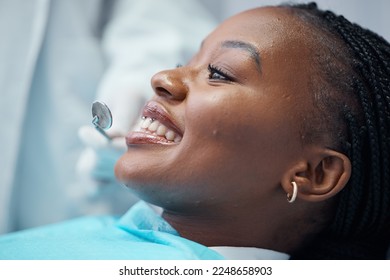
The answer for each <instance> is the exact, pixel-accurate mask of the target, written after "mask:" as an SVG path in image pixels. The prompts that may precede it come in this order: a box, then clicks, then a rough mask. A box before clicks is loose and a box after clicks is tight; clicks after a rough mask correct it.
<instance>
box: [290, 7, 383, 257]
mask: <svg viewBox="0 0 390 280" xmlns="http://www.w3.org/2000/svg"><path fill="white" fill-rule="evenodd" d="M288 7H290V8H292V11H294V12H297V15H298V17H299V18H301V19H303V20H304V21H305V22H308V23H309V24H310V26H313V25H314V27H316V31H318V30H319V31H320V32H322V34H323V35H324V34H325V35H326V34H327V35H328V38H330V41H331V44H334V45H336V46H339V49H338V50H341V52H340V54H338V55H336V56H332V55H329V56H328V57H329V58H328V60H329V61H327V63H328V64H329V65H336V67H338V66H340V65H343V66H345V75H344V76H343V77H339V78H337V79H334V74H333V73H335V72H337V73H340V70H339V69H335V68H333V69H332V67H330V68H329V67H323V68H326V69H319V71H320V72H321V73H322V74H325V75H326V76H327V77H328V78H326V79H325V80H326V82H325V83H327V84H326V85H323V84H322V85H321V86H325V87H326V88H328V89H329V91H334V90H333V89H337V90H336V91H337V92H336V93H328V94H329V95H332V94H333V95H334V94H335V95H337V96H336V97H334V98H333V103H331V102H329V101H324V100H321V98H322V99H325V98H327V96H323V97H321V95H319V97H317V100H316V101H317V102H320V103H321V102H322V103H324V104H327V105H328V106H332V107H334V108H341V107H340V105H339V104H337V103H340V100H342V101H343V102H345V103H346V105H345V106H344V107H342V109H341V111H342V112H341V114H342V116H343V118H342V121H343V123H344V127H345V129H344V133H343V134H344V135H342V137H340V138H339V139H340V140H339V142H340V143H339V145H340V146H341V147H342V148H341V149H342V151H343V152H345V153H346V154H347V156H348V157H349V158H350V160H351V163H352V174H351V178H350V181H349V182H348V185H347V186H346V187H345V188H344V189H343V191H341V192H340V194H339V202H338V206H337V209H336V214H335V218H334V220H333V222H332V224H331V225H330V227H329V230H328V232H327V234H326V235H324V236H323V239H324V240H323V241H325V242H324V243H322V244H327V245H324V246H323V247H322V248H321V250H320V251H317V253H318V254H317V255H316V256H317V257H319V258H320V257H324V258H384V254H385V250H386V248H387V247H386V246H387V245H388V244H389V239H390V170H389V169H390V162H389V157H390V147H389V145H390V45H389V43H388V42H386V41H385V40H384V39H383V38H382V37H380V36H378V35H377V34H375V33H373V32H371V31H369V30H366V29H364V28H361V27H360V26H358V25H356V24H354V23H351V22H349V21H348V20H347V19H345V18H344V17H343V16H337V15H335V14H334V13H333V12H330V11H321V10H319V9H318V8H317V5H316V4H315V3H310V4H299V5H293V6H288ZM325 44H326V43H325ZM324 48H326V49H329V50H331V49H332V48H334V47H333V46H324ZM334 53H336V54H337V53H338V51H336V52H334V51H333V54H334ZM336 60H337V61H338V60H340V61H344V63H341V64H340V63H337V61H336ZM332 72H333V73H332ZM337 121H338V122H340V119H338V120H337ZM331 133H332V132H331ZM334 134H335V133H334ZM337 136H338V135H334V137H333V138H337ZM325 236H326V237H325ZM329 236H331V237H329ZM335 240H339V241H338V242H335ZM335 243H337V246H336V245H335ZM329 244H333V245H330V246H328V245H329ZM369 247H370V248H372V249H370V250H368V249H367V248H369ZM317 249H318V248H317ZM311 253H313V252H311ZM311 253H310V252H307V253H305V254H306V256H309V255H311ZM311 256H314V255H311Z"/></svg>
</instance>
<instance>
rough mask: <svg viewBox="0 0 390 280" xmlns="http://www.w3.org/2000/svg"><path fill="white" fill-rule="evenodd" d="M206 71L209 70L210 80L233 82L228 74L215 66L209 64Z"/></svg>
mask: <svg viewBox="0 0 390 280" xmlns="http://www.w3.org/2000/svg"><path fill="white" fill-rule="evenodd" d="M208 70H209V79H210V80H217V81H227V82H232V81H233V78H231V77H230V75H229V74H227V73H226V72H225V71H223V70H222V69H221V68H219V67H217V66H214V65H212V64H209V66H208Z"/></svg>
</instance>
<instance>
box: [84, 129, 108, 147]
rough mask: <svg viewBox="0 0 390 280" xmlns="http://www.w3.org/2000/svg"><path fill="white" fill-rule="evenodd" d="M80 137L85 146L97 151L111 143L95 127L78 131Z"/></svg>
mask: <svg viewBox="0 0 390 280" xmlns="http://www.w3.org/2000/svg"><path fill="white" fill-rule="evenodd" d="M78 136H79V138H80V140H81V141H82V142H83V144H84V145H86V146H88V147H92V148H95V149H99V148H103V147H106V146H107V145H108V144H109V141H108V139H107V138H106V137H104V136H103V135H102V134H100V133H99V132H98V131H97V130H96V128H94V127H93V126H82V127H80V128H79V130H78Z"/></svg>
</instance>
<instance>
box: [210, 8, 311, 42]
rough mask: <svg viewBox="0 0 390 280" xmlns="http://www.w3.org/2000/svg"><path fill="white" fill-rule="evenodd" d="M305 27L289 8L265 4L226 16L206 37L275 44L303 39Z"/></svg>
mask: <svg viewBox="0 0 390 280" xmlns="http://www.w3.org/2000/svg"><path fill="white" fill-rule="evenodd" d="M306 29H307V28H306V27H305V26H304V24H303V23H302V22H301V21H299V20H298V19H297V18H296V17H294V16H293V15H292V13H290V12H289V10H288V9H287V8H281V7H263V8H256V9H252V10H249V11H245V12H243V13H240V14H237V15H235V16H233V17H231V18H229V19H227V20H226V21H224V22H223V23H222V24H221V25H220V26H219V27H218V28H217V29H216V30H215V31H214V32H213V33H211V34H210V35H209V37H208V38H206V40H205V41H222V40H226V38H230V39H236V40H243V41H247V42H251V43H252V44H254V45H256V46H258V47H259V48H263V47H264V45H266V46H272V47H275V44H278V43H279V44H280V43H286V44H287V43H289V40H293V41H297V40H296V39H298V38H299V40H302V39H304V38H305V36H304V35H305V32H306V31H307V30H306ZM306 34H307V33H306ZM297 42H298V41H297ZM267 44H268V45H267ZM270 44H271V45H270Z"/></svg>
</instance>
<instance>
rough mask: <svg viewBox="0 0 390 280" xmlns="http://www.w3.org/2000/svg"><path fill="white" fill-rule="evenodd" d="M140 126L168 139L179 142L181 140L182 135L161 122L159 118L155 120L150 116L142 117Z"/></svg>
mask: <svg viewBox="0 0 390 280" xmlns="http://www.w3.org/2000/svg"><path fill="white" fill-rule="evenodd" d="M139 128H140V129H142V130H148V131H150V132H153V133H155V134H156V135H158V136H163V137H165V138H166V139H167V140H168V141H173V142H175V143H178V142H180V141H181V136H180V135H178V134H177V133H176V132H174V131H173V130H171V129H169V128H167V127H166V126H165V125H163V124H162V123H160V122H159V121H158V120H154V119H152V118H149V117H142V120H141V122H140V124H139Z"/></svg>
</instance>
